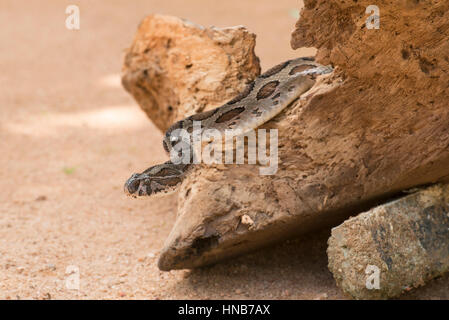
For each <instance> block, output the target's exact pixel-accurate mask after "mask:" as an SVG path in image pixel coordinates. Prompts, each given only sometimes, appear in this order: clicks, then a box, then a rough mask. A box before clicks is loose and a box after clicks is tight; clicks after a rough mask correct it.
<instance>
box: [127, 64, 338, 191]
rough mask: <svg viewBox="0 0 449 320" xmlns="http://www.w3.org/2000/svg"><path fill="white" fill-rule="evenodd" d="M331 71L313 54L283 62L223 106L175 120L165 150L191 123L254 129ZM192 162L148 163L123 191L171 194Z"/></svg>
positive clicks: (203, 126) (190, 128)
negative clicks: (318, 78) (152, 164)
mask: <svg viewBox="0 0 449 320" xmlns="http://www.w3.org/2000/svg"><path fill="white" fill-rule="evenodd" d="M332 72H333V68H332V67H331V66H324V65H321V64H318V63H317V62H315V59H314V58H313V57H302V58H297V59H292V60H288V61H285V62H282V63H280V64H278V65H276V66H274V67H272V68H270V69H269V70H267V71H266V72H264V73H263V74H261V75H259V76H258V77H257V78H255V79H254V80H253V81H251V82H250V83H248V84H247V85H246V87H245V89H244V90H243V91H241V92H240V93H239V94H238V95H237V96H235V97H234V98H233V99H231V100H230V101H228V102H227V103H225V104H224V105H222V106H220V107H218V108H215V109H212V110H209V111H205V112H201V113H197V114H193V115H191V116H189V117H187V118H185V119H183V120H180V121H177V122H175V123H174V124H173V125H172V126H171V127H170V128H169V129H168V130H167V131H166V132H165V135H164V138H163V142H162V144H163V147H164V150H165V151H166V152H167V153H168V154H170V152H173V150H174V147H175V145H176V144H179V143H181V142H182V141H184V140H183V137H182V136H181V135H180V132H181V131H180V130H178V129H184V130H185V131H184V132H187V133H188V134H189V135H191V134H192V132H193V127H194V122H196V123H199V124H200V125H201V130H205V129H215V130H218V131H219V132H224V131H225V130H229V129H233V130H236V129H237V130H238V131H239V132H241V133H245V132H247V131H249V130H253V129H255V128H257V127H259V126H261V125H262V124H264V123H265V122H267V121H269V120H270V119H272V118H273V117H275V116H276V115H278V114H279V113H280V112H281V111H283V110H284V109H285V108H286V107H288V106H289V105H291V104H292V103H293V102H294V101H296V100H297V99H299V98H300V97H301V95H303V94H304V93H306V92H307V91H309V90H310V89H311V88H312V87H313V85H314V84H315V83H316V80H317V77H318V76H320V75H323V74H329V73H332ZM190 138H191V137H190ZM190 141H191V140H190ZM193 153H194V152H193V151H192V154H193ZM195 165H196V164H195V163H192V161H190V162H189V163H184V162H182V163H174V162H172V161H167V162H165V163H162V164H157V165H154V166H151V167H149V168H148V169H146V170H145V171H143V172H141V173H134V174H132V175H131V177H130V178H129V179H128V180H127V181H126V183H125V185H124V192H125V193H126V194H127V195H129V196H132V197H144V196H153V195H161V194H169V193H172V192H174V191H176V189H177V188H178V187H179V185H180V184H181V182H182V181H183V180H184V178H185V177H186V176H187V175H188V174H189V172H190V169H191V168H192V167H193V166H195Z"/></svg>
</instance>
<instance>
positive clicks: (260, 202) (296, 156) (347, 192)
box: [123, 0, 449, 270]
mask: <svg viewBox="0 0 449 320" xmlns="http://www.w3.org/2000/svg"><path fill="white" fill-rule="evenodd" d="M368 5H370V3H369V1H363V0H360V1H358V2H352V1H351V2H347V1H343V0H326V1H324V0H313V1H312V0H309V1H307V0H306V1H305V9H304V10H303V11H302V12H301V18H300V20H299V21H298V24H297V26H296V30H295V31H294V33H293V37H292V46H293V47H294V48H298V47H300V46H315V47H317V48H318V55H317V57H318V60H319V62H321V63H323V64H333V65H334V67H335V68H336V71H335V74H334V76H333V77H332V78H330V79H327V80H325V81H323V82H322V83H321V84H319V85H318V86H317V87H316V88H315V91H317V92H315V93H314V94H311V95H310V96H309V98H308V99H305V100H303V101H300V102H299V103H297V104H294V105H292V106H291V107H290V108H288V109H287V110H286V111H285V112H284V113H282V114H280V115H279V116H278V117H276V118H275V119H273V120H272V121H270V122H268V123H267V124H266V125H265V127H266V128H277V129H278V130H279V137H280V138H279V140H280V145H279V156H280V164H279V170H278V172H277V174H276V175H274V176H260V175H259V174H258V169H257V167H255V166H249V165H239V166H237V165H234V166H232V165H226V166H215V167H205V166H201V167H198V168H197V169H196V170H194V171H193V172H192V174H191V175H190V177H189V178H187V179H186V180H185V181H184V183H183V185H182V188H181V192H180V195H179V203H178V206H179V208H178V217H177V221H176V222H175V225H174V227H173V230H172V232H171V234H170V236H169V237H168V239H167V241H166V245H165V248H164V249H163V251H162V254H161V257H160V260H159V267H160V268H161V269H162V270H170V269H179V268H192V267H198V266H202V265H205V264H208V263H213V262H216V261H217V260H219V259H223V258H226V257H229V256H234V255H237V254H241V253H243V252H247V251H249V250H252V249H255V248H258V247H261V246H263V245H267V244H269V243H273V242H275V241H278V240H280V239H283V238H285V237H289V236H292V235H294V234H298V233H300V232H307V231H310V230H311V229H313V228H316V227H320V226H323V225H328V224H334V223H336V221H339V220H341V219H342V218H343V217H347V216H349V215H350V214H354V213H356V212H360V210H361V209H367V208H368V207H369V206H370V205H371V204H372V202H373V201H376V200H378V199H385V198H387V197H389V196H391V195H392V194H395V193H396V192H398V191H400V190H403V189H408V188H410V187H413V186H417V185H421V184H426V183H430V182H437V181H445V180H446V181H447V180H448V176H449V165H448V164H449V149H448V146H449V108H448V107H447V102H448V98H449V85H448V84H449V73H448V70H449V58H448V56H447V52H449V41H447V40H448V38H449V10H447V9H449V8H448V6H449V4H447V3H440V2H438V1H420V2H419V3H418V4H416V3H415V2H414V1H398V2H396V1H395V2H388V1H384V0H382V1H378V2H377V5H378V6H379V8H380V10H381V12H380V29H378V30H376V29H372V30H371V29H367V28H366V27H365V20H366V18H367V16H368V15H365V10H366V7H367V6H368ZM167 23H168V22H167ZM158 26H159V27H158V28H159V29H158V30H160V32H163V30H170V28H169V27H164V22H159V25H158ZM151 30H154V29H151ZM151 30H148V29H145V28H143V27H142V26H141V28H140V29H139V31H138V35H137V36H136V40H135V42H134V44H133V46H132V48H131V49H130V52H129V53H128V55H127V62H126V68H125V73H124V77H123V79H124V83H125V87H127V89H128V90H129V91H131V92H133V93H134V95H135V96H138V95H143V96H148V97H149V98H148V100H147V102H146V104H145V103H142V102H141V105H142V107H143V108H144V109H145V110H147V112H148V115H149V117H150V118H151V119H153V121H155V122H156V123H157V124H158V126H159V127H160V128H166V127H167V126H168V125H169V124H170V122H171V121H172V119H175V118H176V119H178V118H181V117H182V116H183V115H188V114H189V113H190V112H192V111H200V110H201V108H203V106H202V107H199V108H197V107H191V108H190V107H189V108H190V109H189V110H188V111H187V112H186V111H185V109H182V108H183V104H182V103H178V104H174V106H179V107H180V110H181V111H179V113H177V114H176V116H173V117H170V116H166V114H167V113H166V111H163V109H164V108H167V104H164V103H165V101H168V100H169V96H171V94H167V92H164V91H161V90H162V89H163V88H166V89H167V90H168V89H170V90H174V89H173V88H177V86H178V83H183V82H182V79H183V78H181V76H179V79H178V78H177V77H178V75H175V73H176V72H179V71H180V70H184V69H185V68H186V64H185V63H184V60H183V59H184V58H183V57H184V56H189V55H193V54H198V62H201V61H202V59H203V57H204V59H206V60H205V61H209V60H208V58H207V57H206V56H205V55H204V56H203V55H202V54H199V53H198V51H202V50H203V49H202V47H201V49H200V50H198V48H197V47H195V46H191V47H182V48H183V50H182V51H181V50H177V45H178V44H179V45H181V44H182V43H183V42H182V41H181V40H179V41H171V42H170V46H169V52H179V56H178V58H177V59H174V58H171V59H168V58H167V57H170V55H167V53H165V50H166V44H165V43H164V42H163V41H159V42H157V41H155V40H154V39H163V38H164V37H163V36H158V37H156V38H154V37H153V36H152V35H151V32H153V31H151ZM198 30H202V29H201V28H198ZM158 32H159V31H158ZM189 32H191V33H194V34H197V32H198V31H196V30H194V28H193V27H192V30H190V31H189ZM202 32H203V33H201V35H202V36H204V37H208V36H207V32H205V31H202ZM243 34H245V33H244V32H243ZM184 36H185V37H188V35H186V34H184ZM171 37H177V36H176V34H172V33H170V32H168V33H167V36H166V37H165V39H166V42H169V41H168V39H170V38H171ZM199 42H200V43H204V42H202V41H199ZM146 43H148V44H151V43H153V45H152V47H151V49H150V51H149V52H147V53H145V52H146V49H145V44H146ZM211 43H212V44H213V45H217V46H218V47H220V46H221V43H217V42H211ZM245 43H247V42H245V41H234V42H233V44H232V45H228V46H227V47H228V48H229V47H232V49H233V50H234V51H233V52H234V53H236V54H238V55H239V57H238V58H237V59H236V58H234V57H233V56H232V54H228V55H227V57H228V58H227V60H226V59H224V60H217V62H216V64H217V65H218V66H221V65H222V69H220V70H227V72H231V73H232V74H241V73H240V71H239V70H240V69H239V66H241V65H246V62H242V64H232V63H231V64H230V63H228V62H227V61H229V60H231V61H238V60H239V59H241V58H244V57H246V56H247V54H248V52H249V51H248V50H247V48H248V46H244V47H243V48H241V49H238V48H239V45H242V44H245ZM225 46H226V45H225ZM135 48H140V49H139V50H136V49H135ZM164 48H165V49H164ZM251 50H252V48H251ZM217 51H219V50H218V49H217ZM151 52H153V53H152V54H153V55H151V56H148V54H150V53H151ZM241 52H245V53H244V54H241ZM250 53H251V54H252V51H250ZM245 61H247V60H245ZM250 61H252V62H254V61H256V58H251V59H250ZM155 65H157V68H156V67H154V66H155ZM218 66H216V68H218ZM235 67H237V71H236V70H234V71H233V70H230V68H235ZM145 68H146V69H145ZM144 70H147V71H146V72H147V74H150V75H152V74H154V73H155V74H156V75H155V76H154V77H160V78H157V79H160V80H158V81H153V80H151V77H150V79H149V80H146V81H147V82H145V84H144V86H145V89H146V90H143V89H138V88H136V87H138V86H139V85H141V83H140V82H139V81H134V82H133V81H130V79H133V76H135V75H138V74H140V73H144V72H145V71H144ZM215 70H216V69H213V68H211V70H205V69H200V70H198V71H195V69H193V67H192V69H191V71H189V72H187V73H183V76H188V77H194V75H193V74H194V73H195V72H198V76H199V77H200V78H201V79H203V81H202V82H201V86H200V87H197V86H196V84H195V82H189V87H188V90H184V91H182V92H184V95H180V94H174V96H175V97H177V99H178V97H180V96H183V97H184V98H185V99H186V101H188V99H189V94H190V93H191V92H194V91H195V90H197V93H196V94H197V95H200V94H204V93H207V94H210V96H211V97H223V100H222V101H220V102H218V98H217V100H213V99H212V100H211V105H210V106H209V104H207V103H206V104H207V109H209V107H214V106H216V105H219V104H220V103H222V102H224V101H225V100H226V99H227V98H229V97H230V94H229V93H230V92H231V88H232V87H233V86H235V87H237V85H239V84H240V83H243V82H245V80H246V79H250V78H251V77H253V76H255V74H256V72H249V73H248V74H247V75H249V76H247V77H245V76H242V77H241V78H240V79H239V77H238V76H237V77H234V78H232V79H233V81H234V82H233V84H231V82H228V84H229V87H228V86H220V85H217V83H216V81H210V82H209V85H210V87H208V86H207V83H208V82H207V79H209V74H211V79H215V73H214V71H215ZM245 70H257V71H258V69H257V68H255V69H252V67H248V68H246V69H245ZM161 74H163V75H164V77H163V78H161V76H160V75H161ZM175 77H176V78H175ZM172 78H175V79H177V80H176V81H174V82H173V83H171V79H172ZM140 79H142V78H140ZM178 81H179V82H178ZM159 82H162V83H164V87H161V86H160V85H159ZM205 84H206V85H205ZM239 88H241V86H240V87H239ZM228 94H229V95H228ZM151 97H152V98H151ZM159 97H164V98H163V100H164V103H161V102H160V101H159ZM137 100H138V101H141V100H142V98H141V99H140V100H139V98H137ZM203 101H206V99H205V100H203ZM215 102H216V103H215ZM195 103H196V101H194V102H192V104H195ZM164 110H165V109H164ZM248 218H249V219H248Z"/></svg>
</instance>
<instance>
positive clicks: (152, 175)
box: [124, 162, 187, 198]
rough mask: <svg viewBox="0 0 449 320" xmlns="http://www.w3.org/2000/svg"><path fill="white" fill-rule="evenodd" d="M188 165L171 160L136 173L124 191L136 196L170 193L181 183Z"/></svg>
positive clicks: (126, 183) (126, 184) (127, 182)
mask: <svg viewBox="0 0 449 320" xmlns="http://www.w3.org/2000/svg"><path fill="white" fill-rule="evenodd" d="M186 171H187V165H183V164H180V165H175V164H173V163H170V162H166V163H164V164H159V165H156V166H153V167H150V168H148V169H147V170H145V171H144V172H142V173H134V174H133V175H132V176H131V177H130V178H129V179H128V180H127V181H126V182H125V186H124V191H125V193H126V194H127V195H129V196H132V197H134V198H137V197H142V196H151V195H155V194H169V193H172V192H174V191H175V190H176V188H177V187H178V186H179V185H180V184H181V181H182V179H183V178H184V176H185V174H186Z"/></svg>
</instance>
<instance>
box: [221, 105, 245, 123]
mask: <svg viewBox="0 0 449 320" xmlns="http://www.w3.org/2000/svg"><path fill="white" fill-rule="evenodd" d="M243 111H245V108H244V107H238V108H235V109H232V110H229V111H228V112H225V113H223V114H222V115H221V116H219V117H218V118H217V120H215V122H216V123H222V122H226V121H229V120H231V119H233V118H235V117H237V116H238V115H239V114H240V113H242V112H243Z"/></svg>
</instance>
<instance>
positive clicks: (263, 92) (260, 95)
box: [256, 80, 279, 100]
mask: <svg viewBox="0 0 449 320" xmlns="http://www.w3.org/2000/svg"><path fill="white" fill-rule="evenodd" d="M278 85H279V81H277V80H274V81H270V82H268V83H267V84H266V85H264V86H263V87H262V88H260V90H259V92H257V96H256V98H257V100H260V99H265V98H268V97H269V96H271V95H272V94H273V92H274V91H275V90H276V88H277V86H278Z"/></svg>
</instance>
